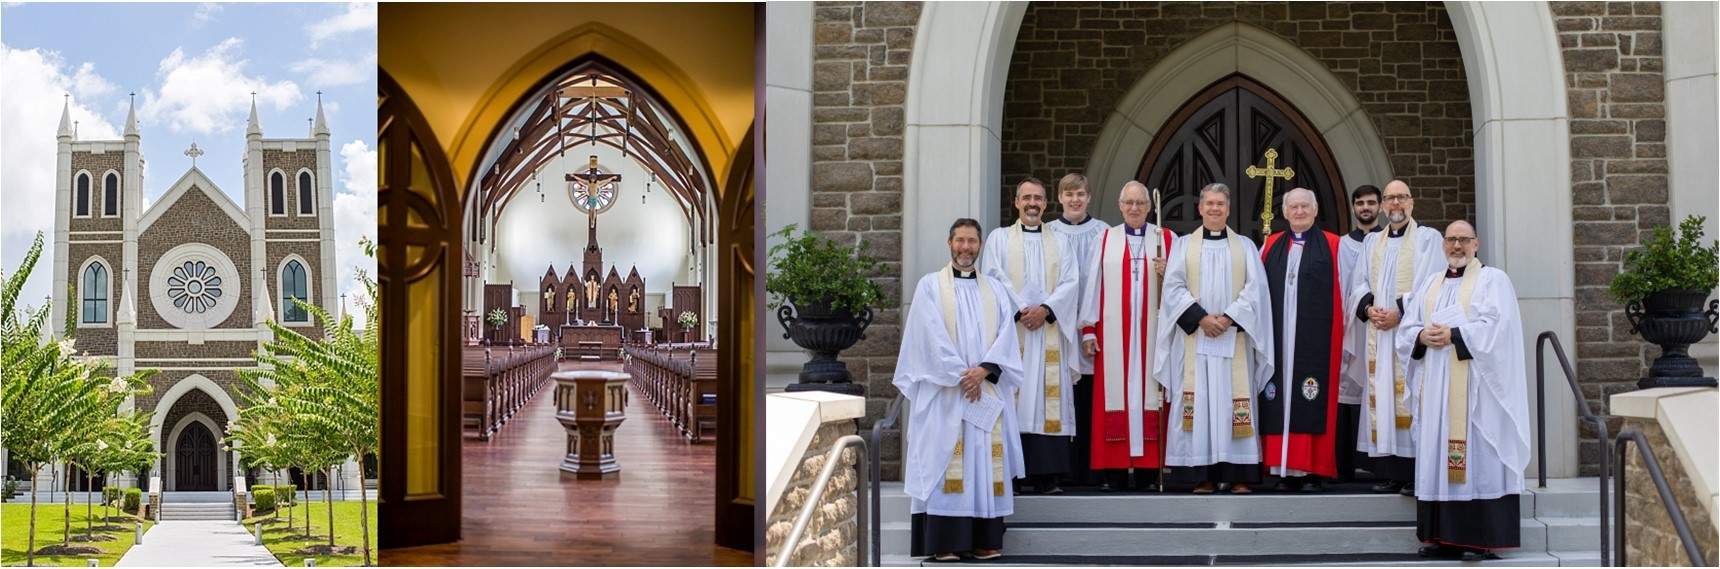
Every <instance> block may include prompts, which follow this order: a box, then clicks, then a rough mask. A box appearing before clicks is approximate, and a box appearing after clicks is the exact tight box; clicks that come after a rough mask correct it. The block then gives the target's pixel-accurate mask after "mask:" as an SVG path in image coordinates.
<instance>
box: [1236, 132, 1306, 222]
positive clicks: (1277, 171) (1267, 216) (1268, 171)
mask: <svg viewBox="0 0 1720 569" xmlns="http://www.w3.org/2000/svg"><path fill="white" fill-rule="evenodd" d="M1277 162H1278V149H1277V148H1267V149H1266V167H1265V168H1261V167H1259V166H1249V167H1248V169H1247V170H1243V171H1242V173H1244V174H1247V175H1248V177H1250V178H1259V177H1261V176H1265V177H1266V190H1265V193H1266V207H1264V208H1262V209H1261V210H1260V234H1261V235H1267V234H1270V233H1272V180H1273V179H1274V178H1283V179H1284V181H1285V182H1289V181H1290V180H1291V179H1292V178H1295V177H1296V171H1295V170H1292V169H1291V168H1290V167H1289V166H1285V167H1283V168H1274V166H1275V165H1277Z"/></svg>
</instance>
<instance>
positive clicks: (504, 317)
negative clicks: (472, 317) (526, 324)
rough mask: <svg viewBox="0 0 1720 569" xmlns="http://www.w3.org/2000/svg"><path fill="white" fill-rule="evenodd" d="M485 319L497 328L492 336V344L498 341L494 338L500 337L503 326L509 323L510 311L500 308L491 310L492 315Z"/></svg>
mask: <svg viewBox="0 0 1720 569" xmlns="http://www.w3.org/2000/svg"><path fill="white" fill-rule="evenodd" d="M485 320H486V321H488V322H489V323H490V327H491V328H495V329H496V333H495V334H493V335H491V336H490V338H491V340H492V341H491V342H490V344H491V345H494V344H495V343H496V342H495V341H494V340H497V339H500V337H501V335H502V327H503V326H507V325H508V312H507V311H506V310H502V309H500V308H497V309H495V310H491V311H490V315H489V316H488V317H486V318H485Z"/></svg>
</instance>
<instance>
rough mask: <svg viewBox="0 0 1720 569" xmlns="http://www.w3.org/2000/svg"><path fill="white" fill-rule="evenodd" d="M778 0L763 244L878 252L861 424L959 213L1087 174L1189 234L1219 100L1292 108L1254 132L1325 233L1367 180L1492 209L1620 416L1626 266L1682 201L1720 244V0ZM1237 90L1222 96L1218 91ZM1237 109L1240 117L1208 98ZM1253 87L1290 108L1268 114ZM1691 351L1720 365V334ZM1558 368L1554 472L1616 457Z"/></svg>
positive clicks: (1503, 255) (1634, 360) (863, 346)
mask: <svg viewBox="0 0 1720 569" xmlns="http://www.w3.org/2000/svg"><path fill="white" fill-rule="evenodd" d="M769 10H770V13H769V17H768V18H767V23H768V24H767V25H768V26H769V30H768V32H767V34H768V35H767V37H768V41H769V42H770V45H771V49H770V52H769V57H768V60H767V64H766V67H767V75H766V78H767V85H766V97H767V105H768V106H769V108H770V112H771V121H770V122H769V124H768V128H769V131H767V136H766V140H767V141H768V143H769V144H770V146H769V147H767V150H766V152H767V155H768V156H769V157H770V165H769V168H768V169H767V174H766V183H767V187H768V188H769V193H768V195H769V198H768V204H769V207H768V208H767V213H766V216H767V219H766V224H767V225H768V227H767V228H766V230H767V231H774V230H776V229H778V228H781V227H783V226H785V225H788V224H790V223H796V224H799V225H800V226H801V227H809V228H811V229H813V230H815V231H819V232H822V233H824V234H826V235H830V236H833V237H835V238H837V239H839V240H842V241H845V242H849V243H853V242H857V241H860V240H864V242H865V243H866V251H867V252H868V253H869V254H871V255H873V256H876V257H878V258H880V259H882V260H884V261H885V265H886V273H887V274H885V275H883V276H882V277H881V279H880V282H881V283H882V284H884V285H885V287H886V289H887V290H889V291H892V292H893V293H895V294H892V295H891V296H892V297H893V298H890V299H886V301H885V302H884V306H881V307H879V308H880V310H878V311H877V312H876V314H875V319H874V321H873V323H872V326H871V327H870V328H869V329H868V330H867V331H866V339H865V340H864V341H862V342H861V343H860V344H858V345H856V346H855V347H854V348H852V349H850V350H848V351H846V352H844V354H843V359H844V360H845V361H847V362H848V363H849V367H850V369H851V370H852V371H853V372H854V375H855V378H856V381H858V382H861V383H863V384H864V385H865V386H866V388H867V397H868V399H869V400H868V413H867V420H866V421H864V422H863V426H864V425H868V424H870V422H871V421H873V420H876V419H878V418H880V417H881V416H882V415H883V413H884V410H885V409H886V408H887V406H888V403H889V401H890V400H891V399H893V398H894V397H896V395H897V394H896V391H895V390H894V388H893V387H892V386H891V385H890V380H891V375H892V373H893V368H894V364H895V360H896V354H897V349H898V347H899V344H900V340H901V334H900V321H901V318H902V316H903V315H904V314H905V308H906V307H905V306H902V305H901V304H902V303H905V302H906V301H905V300H904V299H905V298H906V297H908V296H910V293H911V288H910V287H911V286H912V283H914V282H915V281H916V279H917V278H918V277H919V275H922V274H925V273H927V272H930V271H932V270H934V269H935V268H936V267H939V266H941V265H942V264H943V263H945V262H946V261H947V259H948V251H947V249H946V247H945V244H944V235H945V231H946V230H947V228H948V226H949V224H950V222H951V221H952V220H953V219H954V218H955V217H959V216H971V217H975V218H977V219H979V220H980V221H981V223H982V224H985V225H988V226H992V227H996V226H1001V225H1004V224H1007V223H1010V222H1012V221H1013V219H1014V216H1015V215H1014V211H1013V209H1012V208H1011V207H1010V190H1011V189H1012V188H1013V185H1014V182H1015V181H1016V180H1019V179H1020V178H1022V177H1024V176H1028V175H1032V176H1035V177H1038V178H1040V179H1043V180H1056V179H1058V178H1059V177H1061V176H1062V175H1063V174H1065V173H1068V172H1071V171H1077V172H1083V173H1085V174H1086V175H1087V176H1088V177H1089V179H1091V180H1092V182H1093V185H1092V192H1093V194H1094V195H1093V199H1092V204H1093V205H1092V208H1093V212H1094V214H1095V215H1096V216H1098V217H1099V218H1101V219H1103V220H1105V221H1107V222H1108V223H1118V222H1120V221H1121V220H1120V215H1119V214H1118V213H1117V212H1116V196H1117V191H1118V189H1119V188H1120V187H1121V185H1122V183H1123V182H1124V181H1126V180H1130V179H1142V180H1143V181H1146V182H1148V183H1149V185H1151V186H1156V187H1162V188H1165V191H1166V196H1165V200H1166V207H1165V209H1166V210H1167V211H1166V223H1167V224H1169V225H1171V226H1172V227H1177V225H1176V223H1175V222H1176V220H1177V219H1178V216H1179V215H1181V212H1179V211H1178V210H1177V209H1176V207H1175V204H1176V203H1180V202H1173V200H1181V199H1185V198H1186V196H1185V195H1182V194H1186V193H1187V192H1190V191H1192V188H1190V187H1189V184H1192V183H1195V182H1198V181H1199V180H1197V179H1195V178H1196V176H1189V175H1187V174H1186V173H1184V174H1183V178H1180V179H1179V178H1177V176H1176V175H1173V173H1174V172H1171V171H1173V170H1174V168H1168V167H1167V164H1168V160H1169V159H1170V157H1173V156H1178V154H1176V151H1178V150H1179V148H1180V149H1181V150H1184V151H1191V152H1192V151H1193V150H1194V149H1196V146H1197V145H1199V144H1201V143H1202V142H1201V141H1202V140H1203V139H1202V138H1201V137H1200V136H1198V135H1199V134H1200V133H1199V132H1198V129H1195V130H1194V133H1195V135H1188V136H1185V135H1187V134H1188V133H1189V132H1191V130H1190V129H1188V128H1184V127H1187V126H1189V125H1193V124H1195V123H1196V121H1197V120H1198V119H1199V118H1200V117H1207V116H1214V115H1213V114H1212V113H1240V112H1241V111H1238V110H1237V109H1243V110H1246V109H1249V108H1266V110H1267V111H1269V112H1266V113H1265V114H1266V115H1272V116H1274V117H1277V119H1275V120H1274V121H1266V122H1265V123H1263V124H1264V126H1262V127H1260V128H1258V129H1256V131H1253V132H1251V131H1248V130H1247V129H1242V130H1241V131H1239V134H1240V135H1241V136H1244V137H1246V136H1261V137H1265V138H1270V137H1271V136H1277V135H1276V134H1274V133H1277V132H1278V131H1279V130H1283V131H1285V132H1289V133H1291V134H1293V135H1294V136H1290V137H1289V138H1295V139H1296V140H1299V141H1302V142H1297V144H1305V145H1306V152H1304V153H1302V154H1304V156H1303V157H1302V158H1301V159H1300V160H1302V161H1301V162H1298V163H1296V164H1295V166H1296V170H1297V171H1298V173H1299V178H1302V181H1304V182H1305V183H1306V181H1307V180H1314V182H1312V183H1310V187H1313V188H1314V189H1315V190H1316V192H1317V193H1318V194H1320V198H1319V199H1320V206H1321V207H1320V209H1321V210H1322V211H1321V213H1322V218H1321V223H1322V225H1326V226H1327V227H1328V228H1329V229H1331V228H1334V227H1337V228H1342V227H1346V226H1347V225H1348V223H1349V221H1348V219H1347V218H1348V208H1347V203H1348V202H1347V193H1348V191H1349V190H1351V189H1353V188H1354V187H1356V186H1359V185H1363V184H1372V185H1376V186H1383V185H1385V183H1386V182H1387V181H1389V180H1391V179H1393V178H1401V179H1403V180H1405V181H1407V182H1408V184H1409V185H1410V186H1411V188H1412V190H1413V191H1414V192H1415V195H1416V209H1415V213H1416V216H1417V217H1418V218H1419V219H1420V220H1422V222H1424V223H1431V224H1434V226H1435V227H1440V228H1443V226H1444V224H1445V223H1447V222H1449V221H1451V220H1456V219H1470V220H1474V221H1475V222H1476V226H1477V229H1478V233H1479V236H1480V239H1481V242H1482V250H1481V252H1480V255H1479V256H1480V258H1481V259H1482V260H1483V261H1484V262H1487V263H1489V264H1491V265H1494V266H1498V267H1501V268H1503V269H1505V270H1506V271H1507V272H1509V273H1510V274H1511V275H1512V277H1513V281H1514V282H1515V284H1516V287H1517V290H1518V292H1519V297H1520V302H1521V305H1522V308H1523V316H1524V320H1525V322H1524V330H1525V331H1526V332H1527V333H1529V334H1531V335H1533V334H1536V333H1539V332H1540V331H1543V330H1551V331H1554V332H1556V333H1557V334H1558V336H1559V339H1560V343H1561V344H1562V345H1563V346H1564V348H1565V350H1566V351H1567V352H1568V353H1570V354H1571V356H1572V357H1573V359H1574V364H1575V368H1576V374H1577V380H1578V382H1579V383H1580V385H1581V386H1582V392H1583V396H1584V398H1586V399H1588V400H1589V404H1590V405H1591V406H1592V407H1593V408H1594V409H1596V410H1597V412H1603V413H1604V412H1606V397H1607V396H1609V395H1611V394H1613V393H1618V392H1621V391H1626V390H1629V389H1634V388H1635V385H1634V384H1635V382H1636V381H1637V380H1638V379H1639V378H1640V377H1641V376H1642V375H1643V372H1644V371H1645V370H1646V367H1647V363H1648V361H1649V360H1650V359H1651V358H1652V357H1653V356H1656V355H1658V348H1654V347H1651V346H1649V345H1648V344H1646V343H1645V342H1643V341H1641V339H1640V338H1639V337H1636V336H1633V335H1632V334H1631V333H1630V325H1629V323H1628V321H1627V320H1626V317H1625V314H1624V310H1623V307H1621V306H1620V305H1619V304H1618V303H1617V302H1615V301H1613V300H1612V299H1611V297H1610V296H1608V295H1607V293H1606V286H1607V284H1608V282H1609V281H1610V279H1611V276H1612V275H1613V274H1616V273H1617V272H1618V271H1619V270H1620V268H1621V266H1622V259H1623V252H1624V251H1626V250H1628V249H1630V248H1632V247H1635V246H1637V245H1639V244H1640V243H1642V242H1643V240H1644V239H1645V238H1646V237H1647V236H1648V235H1649V234H1650V233H1651V232H1652V230H1653V229H1654V228H1655V227H1657V226H1661V225H1666V224H1668V223H1675V222H1676V220H1678V219H1681V218H1683V217H1684V216H1686V215H1690V214H1696V215H1706V216H1708V217H1709V223H1708V225H1707V229H1708V234H1709V235H1710V236H1713V235H1716V233H1717V232H1716V231H1715V226H1716V225H1715V223H1716V220H1715V216H1716V209H1717V206H1716V200H1717V197H1716V192H1715V185H1714V184H1715V182H1714V181H1715V180H1716V179H1720V176H1717V172H1716V166H1715V163H1714V161H1713V157H1714V156H1715V155H1716V154H1717V153H1720V143H1717V142H1716V138H1717V130H1720V126H1717V123H1716V111H1715V109H1716V98H1715V97H1716V96H1715V92H1716V61H1715V58H1716V55H1715V52H1716V38H1715V27H1716V26H1715V8H1714V5H1713V4H1712V3H1678V2H1665V3H1662V2H1514V3H1492V2H1451V3H1440V2H1386V3H1378V2H1307V3H1302V2H1288V3H1286V2H1199V3H1171V2H1123V3H1116V2H1103V3H1101V2H1067V3H1065V2H1056V3H1052V2H1044V3H1041V2H1031V3H1030V2H971V3H951V2H943V3H939V2H927V3H920V2H868V3H859V2H810V3H782V4H780V5H779V4H777V3H772V5H771V6H770V8H769ZM1227 81H1228V82H1230V83H1225V82H1227ZM1219 87H1226V88H1230V89H1231V90H1228V91H1223V92H1213V91H1211V89H1214V88H1219ZM1225 97H1236V100H1238V101H1241V102H1239V103H1236V104H1234V108H1227V107H1224V106H1223V105H1221V104H1219V103H1217V101H1223V100H1224V98H1225ZM1251 97H1252V99H1251ZM1256 100H1257V101H1267V100H1271V101H1270V102H1271V104H1270V105H1267V104H1264V103H1259V104H1255V103H1249V101H1256ZM1250 104H1253V105H1254V106H1253V107H1250V106H1249V105H1250ZM1236 116H1242V115H1240V114H1239V115H1236ZM1191 117H1192V118H1191ZM1233 132H1237V131H1233ZM1261 132H1264V133H1267V134H1265V135H1261V134H1259V133H1261ZM1222 138H1223V137H1219V136H1211V137H1208V138H1207V139H1204V140H1209V141H1217V140H1219V139H1222ZM1265 138H1262V139H1263V140H1264V139H1265ZM1289 138H1286V139H1285V140H1288V139H1289ZM1212 144H1213V145H1215V146H1222V145H1221V144H1218V143H1217V142H1212ZM1272 144H1273V145H1276V144H1277V143H1276V142H1274V143H1272ZM1286 144H1289V143H1288V142H1286ZM1178 145H1182V146H1178ZM1220 150H1222V149H1220ZM1233 152H1234V151H1233ZM1213 155H1216V156H1220V158H1222V160H1215V161H1214V163H1215V164H1218V166H1215V167H1214V171H1212V172H1207V173H1206V174H1207V175H1210V178H1207V179H1219V180H1225V181H1229V182H1232V186H1233V187H1235V188H1238V189H1239V191H1240V192H1241V193H1240V196H1241V198H1240V199H1239V208H1237V209H1242V210H1243V211H1242V212H1241V213H1238V214H1236V217H1237V218H1238V219H1239V221H1241V220H1247V219H1249V218H1251V217H1256V216H1258V213H1259V208H1260V207H1261V204H1260V203H1259V202H1258V197H1257V196H1258V189H1257V188H1258V186H1259V185H1260V181H1259V180H1258V179H1256V180H1253V182H1252V186H1254V187H1255V188H1256V189H1252V190H1251V189H1250V183H1249V182H1247V181H1245V180H1246V178H1242V177H1241V176H1240V174H1238V173H1236V172H1230V171H1228V170H1229V169H1240V167H1243V166H1249V165H1255V166H1258V165H1262V163H1263V162H1262V157H1261V155H1259V154H1258V153H1253V154H1251V153H1249V152H1246V151H1243V152H1234V155H1226V154H1225V153H1224V152H1222V151H1217V152H1214V153H1213ZM1220 170H1226V171H1220ZM1167 172H1171V173H1167ZM1302 172H1307V173H1308V174H1307V175H1306V177H1303V176H1302V175H1301V174H1300V173H1302ZM1149 179H1150V180H1151V181H1149ZM1178 184H1181V186H1180V187H1179V186H1178ZM1322 184H1323V185H1325V186H1327V187H1325V188H1323V189H1322V188H1320V187H1316V186H1319V185H1322ZM1291 185H1298V184H1294V183H1293V184H1291ZM1179 192H1181V193H1180V194H1179ZM1250 192H1254V193H1253V194H1251V193H1250ZM1250 196H1256V197H1254V198H1253V199H1252V200H1251V199H1249V198H1250ZM1052 211H1053V212H1055V211H1056V210H1055V208H1054V209H1053V210H1052ZM1328 214H1338V215H1332V216H1331V218H1328V217H1327V215H1328ZM1185 221H1186V220H1185ZM1191 227H1192V226H1191ZM1239 229H1241V228H1239ZM1532 340H1533V338H1526V339H1525V345H1526V347H1527V348H1528V349H1529V350H1530V351H1529V352H1528V353H1530V354H1533V353H1534V352H1533V349H1534V346H1533V344H1532ZM767 350H768V351H767V366H768V367H767V370H768V373H769V375H768V377H769V381H770V386H771V387H773V388H780V386H781V385H782V384H784V383H786V382H789V381H793V377H794V374H795V372H796V371H797V370H798V368H799V365H800V363H801V362H803V361H805V360H804V358H805V356H804V355H803V354H801V353H800V352H799V351H798V350H797V349H796V348H795V347H794V346H793V345H792V344H789V343H788V342H786V341H779V340H777V339H776V338H775V335H773V336H772V337H771V339H770V341H769V344H768V345H767ZM1693 351H1694V352H1695V354H1694V355H1696V356H1697V357H1698V359H1700V360H1701V361H1702V362H1703V364H1704V366H1705V367H1706V368H1708V373H1709V374H1713V373H1714V365H1715V363H1714V362H1715V353H1714V347H1713V345H1712V342H1708V343H1707V344H1706V345H1702V346H1695V347H1693ZM1550 358H1551V356H1549V359H1550ZM1549 369H1550V370H1555V369H1557V366H1556V365H1553V366H1549ZM1553 373H1554V374H1555V375H1552V376H1549V377H1548V382H1549V384H1550V385H1549V386H1548V388H1547V394H1548V402H1547V407H1546V408H1547V409H1548V410H1549V411H1548V414H1547V417H1546V424H1547V433H1548V439H1547V441H1548V442H1547V447H1548V448H1547V450H1548V453H1547V461H1548V464H1547V465H1545V466H1546V469H1547V471H1548V473H1549V474H1550V475H1552V476H1558V477H1566V476H1577V475H1593V474H1594V473H1595V469H1596V468H1597V465H1598V460H1599V456H1600V454H1601V453H1602V452H1605V450H1604V443H1602V442H1601V441H1598V440H1596V439H1595V436H1594V433H1591V432H1589V429H1587V428H1580V427H1579V426H1578V424H1577V421H1576V420H1575V415H1574V412H1573V411H1571V410H1572V409H1573V408H1574V400H1573V398H1572V396H1571V394H1570V392H1569V390H1567V389H1565V388H1564V387H1563V386H1562V385H1561V384H1562V382H1563V380H1562V379H1561V378H1560V377H1559V376H1558V375H1557V372H1553ZM1526 380H1527V381H1530V382H1533V378H1532V377H1531V378H1526ZM1531 388H1533V386H1531ZM1615 426H1616V425H1615ZM1615 432H1616V429H1615ZM895 441H896V439H895V437H887V438H886V441H885V442H884V448H882V449H880V450H881V452H882V454H883V455H884V458H885V465H886V466H885V471H886V477H891V476H893V473H894V472H897V469H898V468H899V462H897V461H898V458H899V454H900V451H899V448H898V447H897V445H896V443H895ZM1536 467H1538V466H1535V467H1532V468H1536Z"/></svg>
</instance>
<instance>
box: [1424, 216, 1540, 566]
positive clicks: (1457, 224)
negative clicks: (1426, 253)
mask: <svg viewBox="0 0 1720 569" xmlns="http://www.w3.org/2000/svg"><path fill="white" fill-rule="evenodd" d="M1480 246H1481V244H1480V241H1478V240H1476V238H1475V227H1474V226H1471V225H1470V224H1469V222H1466V221H1454V222H1451V225H1450V226H1448V227H1446V229H1445V241H1444V252H1445V261H1446V262H1445V263H1444V265H1445V266H1446V268H1445V270H1444V271H1443V273H1444V274H1435V275H1432V276H1430V277H1428V278H1425V279H1422V280H1421V281H1419V282H1418V284H1417V285H1416V287H1415V291H1414V292H1413V293H1411V294H1410V296H1409V298H1408V299H1406V300H1405V301H1404V318H1403V326H1402V328H1401V329H1402V331H1403V333H1402V334H1400V335H1398V337H1397V345H1396V346H1395V348H1396V350H1397V353H1398V355H1399V356H1400V357H1403V358H1405V359H1406V361H1408V362H1409V373H1410V375H1411V376H1413V377H1414V380H1413V383H1414V384H1415V385H1416V389H1417V390H1418V391H1419V392H1420V396H1419V397H1418V398H1417V399H1418V401H1417V404H1418V405H1417V408H1416V413H1415V425H1414V429H1413V430H1414V431H1415V435H1416V436H1415V450H1416V456H1418V457H1422V458H1421V459H1420V460H1417V461H1416V465H1415V500H1416V502H1415V504H1416V537H1417V538H1419V539H1420V540H1421V541H1422V543H1425V544H1428V545H1427V546H1426V547H1423V548H1422V551H1421V553H1422V555H1423V556H1425V557H1437V558H1457V557H1461V558H1463V559H1464V560H1465V561H1472V560H1481V559H1497V558H1498V555H1496V554H1495V553H1494V551H1497V550H1500V549H1508V548H1514V547H1517V546H1518V545H1519V541H1520V539H1521V535H1522V526H1521V520H1520V518H1519V517H1518V516H1519V514H1520V512H1519V511H1518V510H1519V504H1520V500H1519V498H1520V496H1519V495H1520V494H1522V493H1523V469H1524V468H1527V467H1528V466H1529V449H1530V446H1529V398H1528V395H1527V391H1528V390H1527V387H1526V385H1527V381H1526V379H1525V378H1526V377H1527V376H1526V371H1525V368H1524V364H1523V362H1524V358H1523V341H1524V338H1523V319H1522V315H1521V314H1520V313H1519V311H1518V309H1517V292H1516V290H1515V289H1514V288H1513V287H1512V286H1511V278H1510V277H1509V276H1507V275H1506V274H1505V272H1504V271H1501V270H1499V269H1495V268H1493V267H1484V266H1482V265H1481V261H1480V260H1478V259H1476V258H1475V251H1476V250H1477V249H1479V248H1480Z"/></svg>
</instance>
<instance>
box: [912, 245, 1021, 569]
mask: <svg viewBox="0 0 1720 569" xmlns="http://www.w3.org/2000/svg"><path fill="white" fill-rule="evenodd" d="M979 233H980V227H979V222H977V221H974V220H972V219H965V218H964V219H958V220H956V222H955V224H954V225H952V226H950V237H949V241H948V243H949V247H950V264H949V265H945V266H944V267H943V268H942V269H939V270H937V271H935V272H933V273H931V274H928V275H925V276H924V277H921V278H920V282H919V284H918V285H917V286H915V287H914V298H913V303H912V304H910V305H908V318H907V322H906V324H905V325H904V326H903V327H902V349H901V352H900V354H899V355H898V356H897V359H896V372H895V377H894V378H893V380H892V382H891V383H892V384H893V385H895V386H896V389H897V390H899V391H901V392H902V396H903V397H905V398H906V399H907V400H908V427H907V441H906V447H907V448H906V456H905V457H904V460H903V464H904V467H905V468H904V475H903V487H904V489H905V490H906V492H907V494H908V496H909V499H910V503H909V513H910V515H911V517H912V531H913V538H912V539H911V542H912V543H911V547H910V554H911V555H913V556H916V557H919V556H928V555H930V556H933V557H934V558H935V559H937V560H940V561H955V560H957V559H958V554H961V553H970V552H971V553H972V555H973V556H974V557H975V558H978V559H982V560H984V559H996V558H997V557H999V556H1001V555H1002V554H1003V532H1004V525H1003V519H1004V517H1006V516H1009V515H1010V514H1012V513H1014V511H1015V499H1014V488H1013V487H1012V484H1011V482H1012V481H1013V480H1014V479H1016V478H1020V477H1022V476H1023V475H1024V474H1025V469H1024V468H1023V465H1022V457H1021V440H1020V437H1019V435H1018V434H1017V432H1016V429H1017V427H1016V416H1015V407H1014V406H1013V405H1012V403H1013V402H1014V400H1015V393H1016V391H1017V389H1018V388H1019V387H1020V385H1021V361H1020V347H1019V346H1018V345H1017V343H1016V337H1015V325H1014V322H1013V321H1012V318H1013V316H1012V315H1013V314H1015V305H1013V304H1011V301H1010V298H1009V291H1008V287H1007V286H1005V285H1004V284H1003V283H1002V282H1001V281H998V280H997V279H994V278H991V277H989V276H985V275H983V274H980V273H979V271H978V268H977V267H976V263H975V261H976V260H977V259H978V257H979V251H980V238H979Z"/></svg>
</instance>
